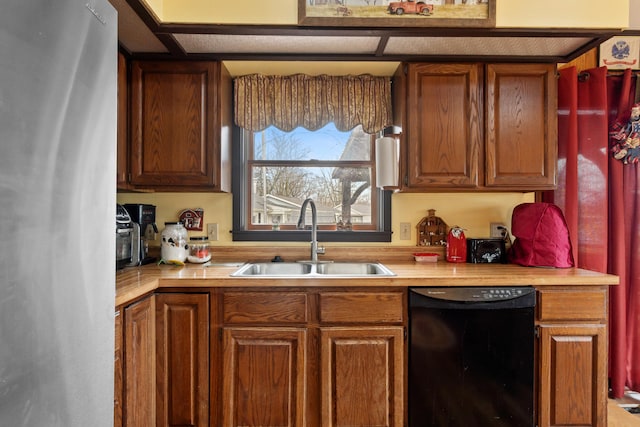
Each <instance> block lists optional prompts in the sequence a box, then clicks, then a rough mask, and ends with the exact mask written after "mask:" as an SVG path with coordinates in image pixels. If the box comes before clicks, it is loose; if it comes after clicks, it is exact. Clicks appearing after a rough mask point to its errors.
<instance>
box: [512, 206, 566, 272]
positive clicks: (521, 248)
mask: <svg viewBox="0 0 640 427" xmlns="http://www.w3.org/2000/svg"><path fill="white" fill-rule="evenodd" d="M511 234H512V235H513V236H514V237H515V240H514V242H513V244H512V245H511V249H510V251H509V256H508V258H509V262H511V263H513V264H520V265H524V266H528V267H560V268H567V267H573V266H574V261H573V251H572V247H571V239H570V237H569V229H568V228H567V222H566V221H565V219H564V215H563V214H562V210H560V208H559V207H558V206H556V205H554V204H552V203H522V204H520V205H518V206H516V207H515V208H514V209H513V215H512V216H511Z"/></svg>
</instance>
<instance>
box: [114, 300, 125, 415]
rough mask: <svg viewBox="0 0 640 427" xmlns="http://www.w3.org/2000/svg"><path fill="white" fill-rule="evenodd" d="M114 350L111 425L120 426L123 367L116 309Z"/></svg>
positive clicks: (120, 328) (120, 330) (120, 324)
mask: <svg viewBox="0 0 640 427" xmlns="http://www.w3.org/2000/svg"><path fill="white" fill-rule="evenodd" d="M115 334H116V336H115V352H114V359H113V369H114V381H113V427H122V397H123V395H124V393H123V389H122V384H123V383H122V378H123V375H124V368H123V364H122V341H123V339H122V315H121V314H120V311H116V315H115Z"/></svg>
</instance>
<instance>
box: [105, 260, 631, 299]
mask: <svg viewBox="0 0 640 427" xmlns="http://www.w3.org/2000/svg"><path fill="white" fill-rule="evenodd" d="M384 265H385V266H386V267H388V268H389V269H390V270H391V271H393V272H394V273H395V274H396V275H395V276H392V277H389V276H386V277H375V276H373V277H357V278H344V277H317V276H314V277H308V278H273V277H271V278H268V277H251V278H246V277H231V276H230V274H231V273H233V272H234V271H236V270H237V269H238V268H239V266H240V264H239V263H219V264H213V265H212V266H208V267H205V266H203V265H199V264H186V265H185V266H174V265H155V264H150V265H146V266H141V267H128V268H125V269H124V270H119V271H118V272H116V306H120V305H123V304H127V303H129V302H131V301H133V300H134V299H136V298H138V297H140V296H142V295H145V294H147V293H150V292H153V291H155V290H156V289H159V288H178V287H179V288H203V287H252V288H255V287H261V288H262V287H264V288H274V287H280V288H283V287H298V288H299V287H337V286H343V287H344V286H346V287H410V286H526V285H534V286H563V285H564V286H570V285H584V286H592V285H617V284H618V281H619V280H618V277H617V276H613V275H609V274H602V273H597V272H593V271H588V270H583V269H579V268H567V269H555V268H537V267H522V266H519V265H515V264H467V263H448V262H446V261H439V262H437V263H418V262H413V261H396V260H393V261H390V262H384Z"/></svg>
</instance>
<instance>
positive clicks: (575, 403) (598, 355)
mask: <svg viewBox="0 0 640 427" xmlns="http://www.w3.org/2000/svg"><path fill="white" fill-rule="evenodd" d="M538 399H539V420H538V425H539V426H540V427H552V426H593V427H606V425H607V414H606V408H607V336H606V325H599V324H598V325H572V326H546V325H545V326H541V327H540V384H539V394H538Z"/></svg>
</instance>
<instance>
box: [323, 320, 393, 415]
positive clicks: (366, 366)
mask: <svg viewBox="0 0 640 427" xmlns="http://www.w3.org/2000/svg"><path fill="white" fill-rule="evenodd" d="M320 359H321V363H320V370H321V372H322V374H321V377H320V390H321V400H322V417H321V419H322V426H327V427H330V426H331V427H337V426H396V427H400V426H402V425H404V424H403V420H404V413H403V412H404V409H403V408H404V381H403V379H404V328H403V327H402V326H388V327H366V326H353V327H335V328H321V329H320Z"/></svg>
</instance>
